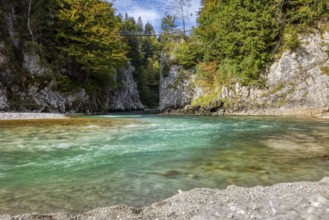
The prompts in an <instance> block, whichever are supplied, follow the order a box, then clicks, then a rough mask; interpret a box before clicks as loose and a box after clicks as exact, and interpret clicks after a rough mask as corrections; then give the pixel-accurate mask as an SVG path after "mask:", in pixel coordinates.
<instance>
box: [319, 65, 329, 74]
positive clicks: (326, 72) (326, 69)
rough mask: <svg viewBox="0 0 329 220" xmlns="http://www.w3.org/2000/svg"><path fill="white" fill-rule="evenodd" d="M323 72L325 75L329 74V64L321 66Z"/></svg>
mask: <svg viewBox="0 0 329 220" xmlns="http://www.w3.org/2000/svg"><path fill="white" fill-rule="evenodd" d="M321 73H322V74H324V75H327V76H329V67H328V66H326V67H322V68H321Z"/></svg>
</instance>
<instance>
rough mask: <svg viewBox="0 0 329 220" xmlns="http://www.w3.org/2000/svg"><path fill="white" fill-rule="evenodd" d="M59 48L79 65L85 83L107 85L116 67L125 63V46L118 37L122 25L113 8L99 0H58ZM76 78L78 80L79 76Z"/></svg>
mask: <svg viewBox="0 0 329 220" xmlns="http://www.w3.org/2000/svg"><path fill="white" fill-rule="evenodd" d="M59 4H60V9H59V11H58V13H57V17H58V20H59V22H60V27H59V29H58V40H59V41H58V42H61V44H60V45H59V48H60V49H61V50H62V51H63V52H64V53H65V54H66V55H67V56H68V57H69V59H70V60H71V62H74V63H77V64H79V66H80V70H81V71H80V73H79V74H81V73H84V77H85V78H86V79H87V80H88V78H89V77H91V78H92V79H94V80H97V81H99V82H103V80H104V79H105V80H106V82H108V83H109V82H110V81H111V80H109V79H110V78H113V76H114V74H115V71H113V70H114V68H115V67H119V66H122V65H123V64H124V62H125V61H126V56H125V55H126V52H125V51H126V45H125V44H124V43H123V41H122V37H121V36H120V34H119V30H120V26H121V22H120V19H119V18H118V17H116V16H115V15H114V9H113V8H112V5H111V4H110V3H108V2H106V1H101V0H87V1H79V0H59ZM79 78H81V77H80V76H79Z"/></svg>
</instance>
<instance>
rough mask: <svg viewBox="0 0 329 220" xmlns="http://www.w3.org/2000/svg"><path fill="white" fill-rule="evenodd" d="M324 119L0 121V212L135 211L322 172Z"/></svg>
mask: <svg viewBox="0 0 329 220" xmlns="http://www.w3.org/2000/svg"><path fill="white" fill-rule="evenodd" d="M328 168H329V121H328V120H326V121H325V120H302V119H287V118H260V117H192V116H179V117H178V116H156V115H118V114H115V115H107V116H94V117H88V118H83V119H72V120H57V121H43V122H41V121H36V122H19V123H18V122H1V121H0V213H15V214H16V213H25V212H34V211H39V212H57V211H67V212H71V213H76V212H82V211H86V210H90V209H93V208H96V207H104V206H111V205H116V204H121V203H125V204H128V205H133V206H137V207H141V206H144V205H148V204H150V203H152V202H155V201H159V200H161V199H164V198H167V197H169V196H172V195H174V194H176V193H177V190H179V189H180V190H189V189H192V188H196V187H210V188H225V187H226V186H228V185H231V184H235V185H239V186H254V185H271V184H275V183H279V182H291V181H304V180H305V181H317V180H320V179H321V178H323V177H324V176H329V169H328Z"/></svg>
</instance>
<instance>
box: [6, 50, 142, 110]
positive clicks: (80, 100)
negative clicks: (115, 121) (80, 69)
mask: <svg viewBox="0 0 329 220" xmlns="http://www.w3.org/2000/svg"><path fill="white" fill-rule="evenodd" d="M5 59H6V57H5V56H3V55H1V54H0V61H1V60H5ZM23 67H24V69H25V70H26V73H27V74H28V75H27V76H24V75H23V76H22V78H23V82H15V81H13V80H12V78H11V76H10V75H9V73H10V70H8V69H5V70H4V71H2V72H1V73H0V79H1V82H4V83H0V111H35V112H62V113H63V112H69V113H75V112H83V113H92V112H108V111H125V110H142V109H143V108H144V107H143V104H142V103H141V101H140V99H139V94H138V89H137V84H136V82H135V81H134V78H133V74H134V72H135V69H134V67H132V66H131V65H130V63H128V64H127V65H126V67H125V68H123V69H121V70H118V71H117V79H116V80H117V82H120V84H121V85H122V86H121V87H120V88H111V87H108V88H107V89H104V91H103V93H102V94H101V95H99V94H97V95H90V94H87V93H86V90H85V89H83V88H81V89H80V90H78V91H72V92H60V91H59V90H58V82H57V80H56V78H55V77H54V76H55V75H56V73H54V72H52V70H51V69H50V68H48V67H46V66H44V65H42V64H41V61H40V57H39V55H37V54H33V53H24V63H23ZM20 77H21V76H20ZM27 78H28V79H27ZM31 79H32V80H31Z"/></svg>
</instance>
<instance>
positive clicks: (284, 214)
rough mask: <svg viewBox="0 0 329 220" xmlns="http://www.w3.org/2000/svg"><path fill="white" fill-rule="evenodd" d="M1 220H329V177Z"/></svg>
mask: <svg viewBox="0 0 329 220" xmlns="http://www.w3.org/2000/svg"><path fill="white" fill-rule="evenodd" d="M0 219H3V220H12V219H20V220H25V219H26V220H27V219H29V220H30V219H63V220H69V219H79V220H80V219H81V220H83V219H104V220H105V219H193V220H201V219H205V220H206V219H207V220H212V219H329V177H326V178H324V179H322V180H321V181H319V182H296V183H280V184H276V185H273V186H256V187H251V188H245V187H237V186H229V187H227V188H226V189H223V190H219V189H193V190H191V191H188V192H179V194H177V195H175V196H173V197H171V198H169V199H166V200H163V201H161V202H157V203H154V204H152V205H150V206H148V207H145V208H133V207H129V206H126V205H119V206H113V207H109V208H98V209H95V210H92V211H89V212H86V213H84V214H80V215H77V216H73V215H69V214H65V213H55V214H43V215H41V214H27V215H19V216H10V215H2V216H1V215H0Z"/></svg>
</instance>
